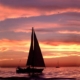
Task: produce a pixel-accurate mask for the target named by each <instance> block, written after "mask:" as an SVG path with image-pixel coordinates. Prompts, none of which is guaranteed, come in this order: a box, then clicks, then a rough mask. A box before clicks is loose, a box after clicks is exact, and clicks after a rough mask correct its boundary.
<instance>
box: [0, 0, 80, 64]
mask: <svg viewBox="0 0 80 80" xmlns="http://www.w3.org/2000/svg"><path fill="white" fill-rule="evenodd" d="M32 27H34V30H35V32H36V35H37V38H38V40H39V43H40V47H41V50H42V54H43V57H44V58H57V57H68V56H69V57H70V56H80V0H0V62H1V61H7V60H15V59H26V57H27V55H28V52H29V47H30V38H31V29H32Z"/></svg>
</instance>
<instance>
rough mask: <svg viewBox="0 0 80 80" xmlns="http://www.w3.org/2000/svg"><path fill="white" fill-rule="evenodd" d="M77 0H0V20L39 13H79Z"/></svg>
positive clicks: (79, 8) (79, 6) (39, 14)
mask: <svg viewBox="0 0 80 80" xmlns="http://www.w3.org/2000/svg"><path fill="white" fill-rule="evenodd" d="M79 2H80V1H79V0H74V1H73V2H71V1H67V0H65V1H63V0H60V1H59V0H57V1H52V0H51V1H40V0H38V1H37V0H34V1H31V2H30V1H27V0H24V1H21V0H14V1H13V0H8V1H5V0H2V1H0V20H5V19H8V18H19V17H35V16H41V15H53V14H62V13H68V12H76V13H80V5H79Z"/></svg>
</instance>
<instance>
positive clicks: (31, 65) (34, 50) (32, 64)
mask: <svg viewBox="0 0 80 80" xmlns="http://www.w3.org/2000/svg"><path fill="white" fill-rule="evenodd" d="M26 66H27V67H26V68H21V67H17V69H16V73H29V74H30V73H42V71H43V70H44V68H45V63H44V59H43V56H42V53H41V49H40V46H39V43H38V40H37V37H36V34H35V31H34V29H33V28H32V33H31V45H30V50H29V55H28V60H27V62H26Z"/></svg>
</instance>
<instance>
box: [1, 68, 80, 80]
mask: <svg viewBox="0 0 80 80" xmlns="http://www.w3.org/2000/svg"><path fill="white" fill-rule="evenodd" d="M0 77H28V74H16V68H0ZM41 77H43V78H58V77H59V78H60V77H61V78H76V79H77V80H80V67H60V68H52V67H47V68H45V69H44V71H43V75H41Z"/></svg>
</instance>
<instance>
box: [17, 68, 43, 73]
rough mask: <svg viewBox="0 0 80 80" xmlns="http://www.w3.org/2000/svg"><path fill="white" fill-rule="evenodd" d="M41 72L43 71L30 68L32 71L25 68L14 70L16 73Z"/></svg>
mask: <svg viewBox="0 0 80 80" xmlns="http://www.w3.org/2000/svg"><path fill="white" fill-rule="evenodd" d="M42 71H43V69H34V68H32V69H27V68H25V69H22V68H20V69H17V70H16V73H42Z"/></svg>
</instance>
